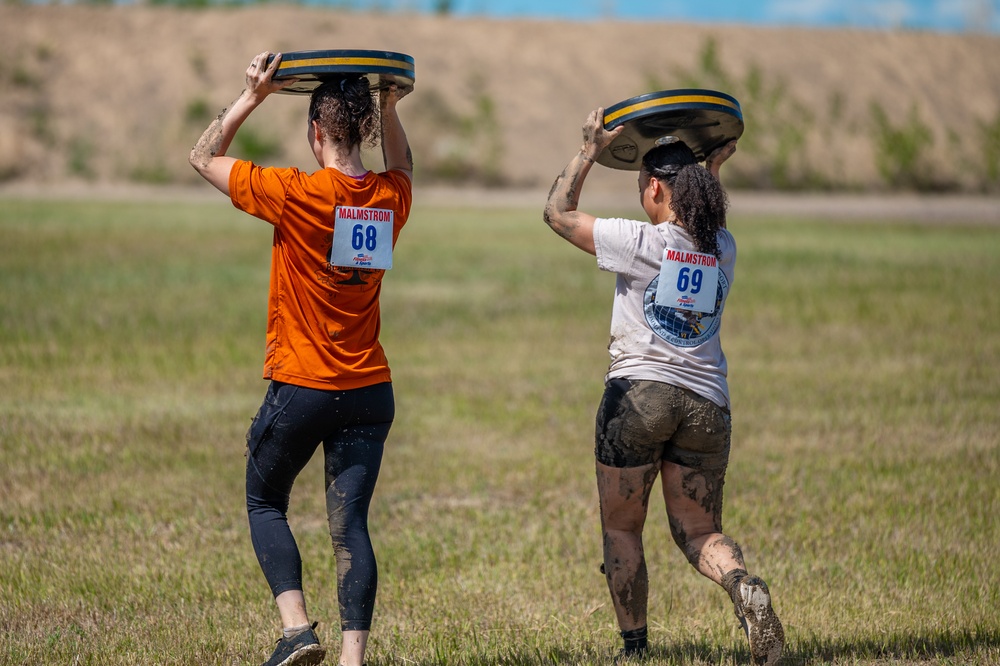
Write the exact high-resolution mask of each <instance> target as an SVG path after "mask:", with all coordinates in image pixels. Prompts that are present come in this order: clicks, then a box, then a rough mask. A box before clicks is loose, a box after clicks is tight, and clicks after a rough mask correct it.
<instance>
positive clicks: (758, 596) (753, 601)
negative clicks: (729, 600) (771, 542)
mask: <svg viewBox="0 0 1000 666" xmlns="http://www.w3.org/2000/svg"><path fill="white" fill-rule="evenodd" d="M734 597H735V599H734V600H733V611H734V612H735V613H736V617H737V618H739V620H740V624H742V625H743V630H744V631H745V632H746V634H747V640H748V641H750V656H751V657H752V658H753V662H754V663H755V664H758V665H762V666H773V664H777V663H778V660H779V659H780V658H781V651H782V650H783V649H784V647H785V630H784V629H783V628H782V626H781V621H780V620H779V619H778V616H777V615H776V614H775V612H774V609H773V608H772V607H771V593H770V592H769V591H768V589H767V583H765V582H764V581H763V580H761V579H760V578H758V577H757V576H746V577H745V578H743V579H742V580H740V582H739V584H738V586H737V589H736V594H735V595H734Z"/></svg>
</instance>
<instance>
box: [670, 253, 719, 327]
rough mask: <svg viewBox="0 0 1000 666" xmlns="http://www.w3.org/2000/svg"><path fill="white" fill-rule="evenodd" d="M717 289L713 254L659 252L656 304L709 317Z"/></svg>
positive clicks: (716, 261)
mask: <svg viewBox="0 0 1000 666" xmlns="http://www.w3.org/2000/svg"><path fill="white" fill-rule="evenodd" d="M718 287H719V260H718V258H717V257H716V256H715V255H714V254H703V253H701V252H689V251H688V250H675V249H673V248H670V247H668V248H666V249H664V250H663V263H662V265H661V266H660V280H659V284H658V285H657V288H656V298H655V301H656V304H657V305H659V306H662V307H668V308H677V309H678V310H689V311H691V312H701V313H707V314H711V313H713V312H715V300H716V297H717V295H718Z"/></svg>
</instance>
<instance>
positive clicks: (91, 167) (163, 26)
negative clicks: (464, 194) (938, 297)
mask: <svg viewBox="0 0 1000 666" xmlns="http://www.w3.org/2000/svg"><path fill="white" fill-rule="evenodd" d="M0 43H3V44H4V45H5V47H6V49H5V50H6V53H7V56H6V58H5V59H4V60H3V61H2V62H0V88H2V90H3V94H2V96H0V180H5V181H7V182H20V181H33V182H39V181H40V182H47V183H60V182H65V181H67V180H79V181H83V182H139V183H161V182H162V183H175V184H176V183H180V184H184V183H190V182H194V181H195V179H196V177H195V174H194V172H193V171H192V170H191V169H190V167H189V166H188V164H187V154H188V151H189V149H190V147H191V146H192V145H193V144H194V142H195V141H196V140H197V138H198V136H199V135H200V134H201V131H202V130H203V129H204V127H205V126H207V124H208V122H209V121H210V120H211V118H212V117H214V116H215V114H216V113H218V111H219V110H221V109H222V108H223V107H224V106H226V105H227V104H228V103H229V102H231V101H232V100H233V99H234V98H235V97H236V96H237V95H238V94H239V92H240V90H241V89H242V86H243V72H244V69H245V67H246V65H247V63H248V62H249V60H250V58H251V56H252V55H254V54H255V53H258V52H260V51H263V50H272V51H291V50H305V49H330V48H362V49H384V50H391V51H400V52H403V53H407V54H410V55H412V56H413V57H414V58H415V62H416V77H417V83H416V91H415V92H414V94H413V95H412V96H411V97H409V98H408V99H406V100H404V102H403V103H402V104H401V106H400V114H401V116H402V117H403V120H404V123H405V124H406V128H407V132H408V134H409V136H410V141H411V144H412V146H413V153H414V157H415V161H416V165H417V173H418V176H419V177H420V178H423V179H426V182H430V181H431V180H432V177H433V178H436V179H437V180H439V181H446V182H451V183H456V182H461V181H463V180H472V181H474V182H477V183H480V184H482V183H486V184H507V185H517V186H524V187H533V188H538V187H542V188H545V187H547V186H548V184H550V183H551V182H552V180H553V178H554V177H555V175H556V174H557V173H558V172H559V171H560V170H561V169H562V167H563V166H564V164H565V162H566V161H567V160H568V158H569V157H570V156H571V155H572V154H573V152H574V151H575V149H576V148H577V146H578V143H579V141H580V125H581V123H582V122H583V119H584V118H585V117H586V115H587V113H588V112H589V111H590V110H591V109H593V108H595V107H597V106H608V105H611V104H613V103H615V102H618V101H621V100H623V99H627V98H629V97H633V96H635V95H639V94H643V93H646V92H650V91H652V90H659V89H667V88H678V87H685V86H690V85H697V86H699V87H706V88H713V89H717V90H723V91H725V92H730V93H732V94H735V95H736V96H737V97H738V98H739V99H740V101H741V104H742V105H743V111H744V115H745V118H746V123H747V134H746V135H745V142H741V152H740V153H739V157H740V159H739V160H738V161H737V160H734V162H733V165H734V166H733V170H732V171H730V172H728V173H727V177H730V178H733V179H735V180H737V181H739V183H742V184H745V185H749V186H763V187H784V186H795V187H809V186H813V185H814V186H819V187H824V188H835V189H853V190H867V189H879V188H885V187H886V186H887V184H890V183H892V182H893V180H894V177H893V172H892V169H893V168H896V169H897V171H900V170H902V169H909V172H906V173H902V176H903V177H902V178H900V179H897V180H896V182H895V184H896V185H899V186H903V187H907V186H912V185H916V186H928V185H929V186H932V187H934V186H942V187H962V188H964V189H983V181H984V177H985V176H984V174H985V173H986V170H987V169H989V168H990V165H991V164H994V165H995V160H996V159H997V157H996V156H997V154H998V153H1000V145H997V143H1000V139H998V138H997V135H998V134H1000V39H998V38H996V37H989V36H983V35H978V36H977V35H941V34H931V33H919V32H874V31H860V30H807V29H767V28H759V27H753V28H751V27H742V26H703V25H681V24H674V23H632V22H620V21H599V22H554V21H538V20H488V19H464V18H455V17H442V16H424V15H410V14H391V15H389V14H379V13H360V12H352V11H347V10H342V9H339V10H328V9H318V8H307V7H293V6H278V5H275V6H248V7H244V8H216V9H176V8H165V7H155V6H129V7H98V6H30V5H29V6H20V5H0ZM304 101H305V100H304V98H301V97H294V96H290V95H276V96H274V97H273V98H272V99H270V100H268V102H267V103H266V104H265V105H264V106H263V107H261V108H260V109H259V110H258V111H257V112H256V113H255V114H254V116H252V117H251V119H250V121H248V123H247V124H246V125H245V129H244V131H242V132H241V134H243V137H241V141H240V143H239V145H238V146H236V147H234V149H233V150H232V151H231V154H234V155H240V156H248V157H256V158H257V159H258V161H260V162H263V163H269V162H272V163H284V164H287V163H290V164H296V165H299V166H303V167H306V168H311V167H312V165H313V164H314V162H313V161H312V157H311V156H310V154H309V153H308V150H307V146H306V140H305V117H304V116H305V113H304V111H305V104H304ZM877 110H880V111H881V112H882V116H881V118H882V120H883V125H881V126H880V125H879V124H878V119H879V116H878V115H877ZM921 130H924V131H921ZM892 132H896V135H897V136H896V138H897V143H899V142H902V143H901V148H899V147H897V148H895V149H894V148H887V147H886V146H885V145H882V144H880V140H882V139H885V138H886V137H888V136H890V135H891V133H892ZM990 132H992V134H990ZM928 133H929V135H930V138H927V134H928ZM990 137H992V139H991V138H990ZM907 142H908V143H909V144H914V145H913V146H910V147H912V148H913V149H914V150H915V151H919V152H917V153H916V155H915V156H910V157H908V156H907V154H906V152H905V150H906V149H907V147H908V143H907ZM744 144H745V145H744ZM893 151H895V152H896V153H898V154H893V155H890V157H892V158H893V159H894V160H895V162H896V163H895V167H894V164H892V163H890V164H889V166H888V170H887V167H886V164H884V162H885V157H886V154H887V153H890V152H893ZM990 151H993V152H992V153H991V152H990ZM990 155H993V157H992V158H991V157H990ZM907 159H909V160H910V162H908V163H907V162H906V160H907ZM991 159H993V160H994V162H992V163H991V161H990V160H991ZM370 165H371V166H376V167H377V166H379V165H380V159H372V160H371V161H370ZM737 165H738V166H737ZM727 168H728V167H727ZM907 175H909V176H912V177H913V179H914V180H913V182H908V181H907V179H906V176H907ZM919 178H923V179H924V180H923V181H920V180H919ZM621 183H622V174H621V173H620V172H609V170H606V169H600V170H595V172H594V177H593V180H592V185H591V188H592V189H596V188H601V187H606V186H607V187H610V186H613V187H617V188H620V187H621ZM739 183H738V184H739Z"/></svg>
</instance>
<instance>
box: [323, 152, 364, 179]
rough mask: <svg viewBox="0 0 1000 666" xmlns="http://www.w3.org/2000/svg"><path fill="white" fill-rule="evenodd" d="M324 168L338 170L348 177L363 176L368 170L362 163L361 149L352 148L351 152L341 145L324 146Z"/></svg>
mask: <svg viewBox="0 0 1000 666" xmlns="http://www.w3.org/2000/svg"><path fill="white" fill-rule="evenodd" d="M322 163H323V168H324V169H336V170H337V171H339V172H341V173H343V174H346V175H348V176H363V175H365V174H366V173H368V169H366V168H365V165H364V164H363V163H362V162H361V147H360V146H352V147H351V148H350V149H349V150H347V149H345V148H343V147H342V146H340V145H337V144H334V145H324V146H323V162H322Z"/></svg>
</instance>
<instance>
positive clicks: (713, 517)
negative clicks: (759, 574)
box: [661, 462, 746, 585]
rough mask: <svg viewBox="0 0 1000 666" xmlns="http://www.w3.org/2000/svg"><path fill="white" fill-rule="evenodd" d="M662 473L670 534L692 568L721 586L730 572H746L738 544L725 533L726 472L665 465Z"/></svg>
mask: <svg viewBox="0 0 1000 666" xmlns="http://www.w3.org/2000/svg"><path fill="white" fill-rule="evenodd" d="M661 472H662V474H663V499H664V501H665V502H666V505H667V517H668V518H669V519H670V533H671V535H673V537H674V541H675V542H676V543H677V545H678V547H680V549H681V550H682V551H683V552H684V555H685V556H686V557H687V559H688V562H690V563H691V566H693V567H694V568H695V569H697V570H698V572H699V573H701V574H702V575H703V576H705V577H706V578H709V579H710V580H713V581H715V582H716V583H718V584H719V585H722V577H723V576H725V574H727V573H729V572H730V571H733V570H734V569H739V570H744V571H745V570H746V565H745V564H744V563H743V553H742V552H741V551H740V547H739V545H738V544H737V543H736V542H735V541H733V540H732V539H731V538H730V537H728V536H726V535H725V534H724V533H723V532H722V485H723V482H724V479H725V470H724V469H723V470H719V471H707V472H701V471H696V470H693V469H691V468H688V467H681V466H680V465H677V464H675V463H670V462H665V463H663V465H662V468H661Z"/></svg>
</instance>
